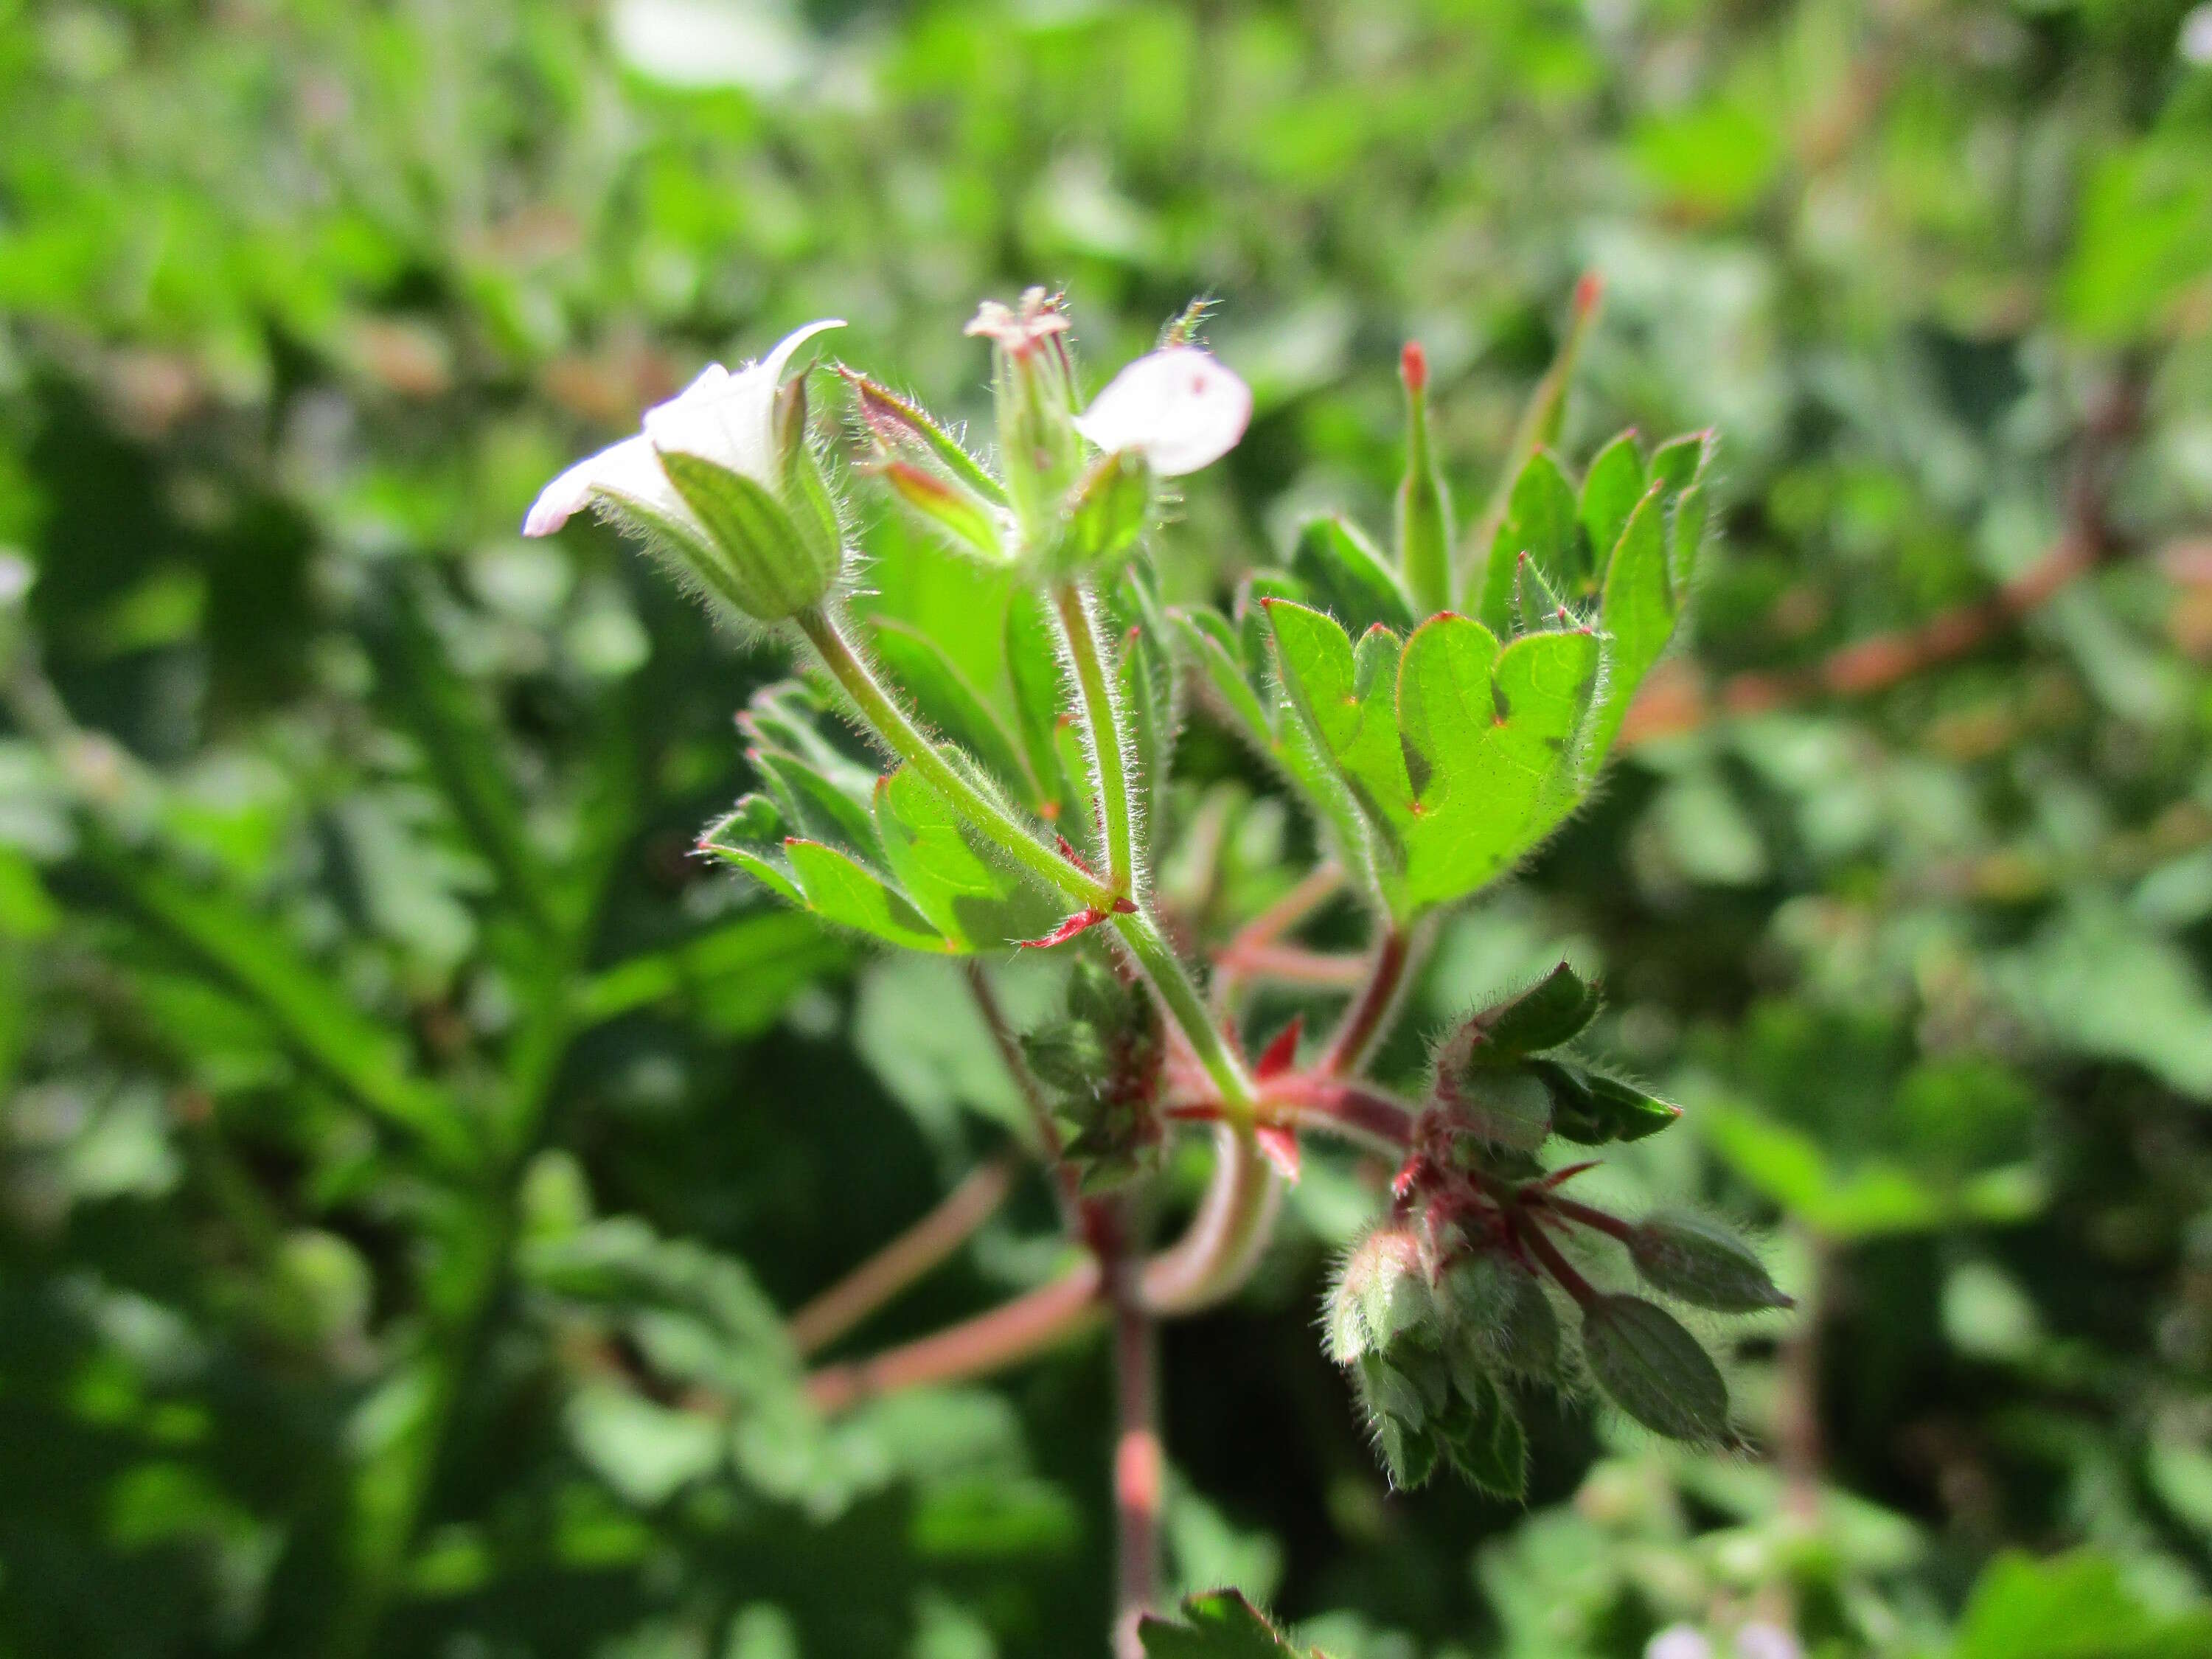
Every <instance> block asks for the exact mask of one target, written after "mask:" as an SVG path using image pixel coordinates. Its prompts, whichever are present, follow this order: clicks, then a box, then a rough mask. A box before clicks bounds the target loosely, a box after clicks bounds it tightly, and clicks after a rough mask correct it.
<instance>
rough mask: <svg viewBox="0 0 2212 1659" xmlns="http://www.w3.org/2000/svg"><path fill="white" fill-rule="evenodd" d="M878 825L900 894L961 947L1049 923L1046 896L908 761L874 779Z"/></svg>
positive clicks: (1039, 929)
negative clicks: (982, 840)
mask: <svg viewBox="0 0 2212 1659" xmlns="http://www.w3.org/2000/svg"><path fill="white" fill-rule="evenodd" d="M875 818H876V825H877V829H878V832H879V833H880V835H881V836H882V840H883V847H884V856H885V858H886V860H888V862H889V864H890V870H891V872H892V874H894V875H895V876H896V877H897V878H898V884H899V886H900V888H901V889H902V890H903V896H905V897H906V898H907V900H908V902H910V903H912V905H913V906H914V908H915V909H916V910H919V911H920V912H921V914H922V915H924V916H925V917H927V919H928V921H929V922H930V924H931V925H932V926H933V927H935V928H936V929H937V931H938V932H939V933H941V934H942V935H943V936H944V938H945V943H946V944H947V945H951V946H953V947H954V948H956V949H959V950H963V951H994V950H1000V949H1003V948H1004V947H1005V946H1006V945H1010V944H1012V943H1013V942H1014V941H1016V940H1018V939H1036V938H1037V937H1039V936H1041V935H1042V934H1044V933H1048V932H1050V931H1051V928H1052V927H1053V924H1054V922H1055V921H1058V920H1059V915H1058V912H1057V910H1056V909H1055V908H1054V905H1053V903H1052V902H1051V901H1050V900H1049V899H1048V898H1047V897H1045V896H1044V895H1043V894H1042V893H1040V892H1038V891H1037V890H1036V888H1035V886H1034V885H1032V884H1030V883H1029V882H1027V881H1024V880H1023V879H1022V878H1020V877H1019V876H1018V875H1017V874H1016V873H1015V872H1014V871H1013V870H1012V868H1011V867H1010V866H1007V865H1006V864H1003V863H1001V862H1000V861H999V860H996V859H994V858H991V857H989V856H987V855H986V854H984V853H983V852H981V850H980V849H979V848H977V847H976V845H975V843H974V842H973V841H972V840H971V839H970V837H969V831H968V830H967V829H964V828H963V825H962V823H961V819H960V817H959V815H958V814H957V812H955V811H953V810H952V808H951V805H949V804H948V803H947V802H946V801H945V799H944V797H943V796H941V795H939V793H937V791H936V790H934V789H933V788H932V787H930V786H929V784H928V783H927V781H925V780H924V779H923V778H922V777H921V775H920V774H919V773H917V772H915V769H913V768H912V767H910V766H902V767H900V768H899V769H898V770H896V772H893V773H892V774H891V775H890V776H889V777H886V778H884V779H883V780H881V781H879V782H878V785H877V787H876V801H875Z"/></svg>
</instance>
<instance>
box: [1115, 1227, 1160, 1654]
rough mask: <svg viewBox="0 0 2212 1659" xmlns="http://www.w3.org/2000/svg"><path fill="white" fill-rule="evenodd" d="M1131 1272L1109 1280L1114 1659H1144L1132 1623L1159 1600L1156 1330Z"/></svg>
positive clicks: (1124, 1265) (1131, 1266)
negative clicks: (1116, 1658) (1111, 1312)
mask: <svg viewBox="0 0 2212 1659" xmlns="http://www.w3.org/2000/svg"><path fill="white" fill-rule="evenodd" d="M1136 1267H1137V1264H1136V1263H1135V1262H1134V1261H1129V1260H1127V1259H1126V1258H1125V1259H1123V1260H1122V1261H1120V1262H1117V1264H1116V1267H1115V1273H1114V1275H1113V1284H1114V1291H1113V1300H1114V1391H1115V1401H1116V1412H1117V1427H1116V1431H1115V1440H1114V1517H1115V1546H1116V1547H1115V1561H1116V1568H1115V1577H1116V1583H1117V1590H1116V1595H1115V1612H1114V1648H1115V1654H1116V1655H1117V1656H1119V1659H1143V1656H1144V1646H1143V1644H1142V1643H1141V1642H1139V1639H1138V1637H1137V1622H1138V1620H1140V1619H1142V1618H1143V1617H1144V1615H1145V1614H1146V1613H1150V1612H1151V1611H1152V1607H1153V1606H1154V1604H1155V1603H1156V1602H1157V1601H1158V1598H1159V1578H1160V1507H1161V1503H1162V1499H1163V1498H1164V1495H1165V1490H1166V1474H1167V1457H1166V1454H1165V1451H1164V1449H1163V1447H1162V1445H1161V1443H1160V1430H1159V1327H1158V1324H1157V1323H1156V1322H1154V1320H1153V1318H1152V1315H1150V1314H1149V1313H1147V1312H1146V1310H1145V1308H1144V1305H1143V1302H1142V1300H1141V1298H1140V1297H1139V1294H1138V1285H1137V1282H1136V1279H1137V1274H1136Z"/></svg>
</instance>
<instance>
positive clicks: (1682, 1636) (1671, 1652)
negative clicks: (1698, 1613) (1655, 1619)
mask: <svg viewBox="0 0 2212 1659" xmlns="http://www.w3.org/2000/svg"><path fill="white" fill-rule="evenodd" d="M1644 1659H1713V1644H1711V1642H1709V1641H1707V1640H1706V1639H1705V1632H1702V1631H1699V1630H1697V1629H1694V1628H1692V1626H1688V1625H1669V1626H1667V1628H1666V1629H1664V1630H1662V1631H1661V1632H1659V1633H1658V1634H1657V1635H1656V1636H1654V1637H1653V1638H1651V1639H1650V1642H1648V1643H1646V1644H1644Z"/></svg>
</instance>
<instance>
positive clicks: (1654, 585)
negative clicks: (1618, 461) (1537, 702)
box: [1583, 484, 1676, 775]
mask: <svg viewBox="0 0 2212 1659" xmlns="http://www.w3.org/2000/svg"><path fill="white" fill-rule="evenodd" d="M1675 610H1676V605H1675V583H1674V577H1673V575H1672V574H1671V573H1670V572H1669V570H1668V549H1667V504H1666V499H1665V493H1664V489H1663V487H1662V486H1661V485H1657V484H1654V485H1653V486H1652V487H1651V489H1650V490H1649V491H1648V492H1647V493H1646V494H1645V495H1644V498H1643V499H1642V500H1641V501H1638V502H1637V503H1636V506H1635V507H1634V509H1633V511H1632V513H1630V514H1629V516H1628V519H1627V520H1626V524H1625V526H1623V528H1622V530H1621V533H1620V542H1619V544H1618V545H1616V546H1615V547H1614V549H1613V556H1612V558H1611V560H1610V561H1609V562H1607V566H1606V571H1605V589H1604V593H1603V596H1602V597H1601V599H1600V601H1599V610H1598V617H1599V621H1600V622H1601V623H1602V625H1603V626H1604V629H1605V632H1606V635H1607V641H1608V643H1607V650H1606V683H1605V690H1604V694H1603V696H1602V697H1601V700H1600V702H1599V705H1598V709H1597V713H1596V714H1595V717H1594V718H1593V720H1591V723H1590V732H1589V740H1588V743H1587V745H1586V748H1585V750H1584V757H1583V771H1584V773H1585V775H1595V772H1596V770H1597V769H1598V767H1599V766H1600V765H1601V764H1602V763H1603V762H1604V760H1605V757H1606V755H1607V751H1609V750H1611V749H1612V747H1613V738H1615V737H1617V736H1619V735H1620V727H1621V722H1622V721H1624V720H1626V719H1627V718H1628V706H1629V704H1630V703H1631V702H1633V701H1634V700H1635V697H1636V691H1637V688H1638V686H1640V685H1641V684H1643V683H1644V675H1645V674H1647V673H1649V672H1650V669H1651V665H1652V664H1654V663H1656V662H1657V661H1658V660H1659V657H1660V653H1662V652H1664V651H1665V650H1666V648H1667V642H1668V641H1669V640H1671V639H1672V638H1673V637H1674V617H1675Z"/></svg>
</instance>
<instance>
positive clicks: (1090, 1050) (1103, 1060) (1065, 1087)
mask: <svg viewBox="0 0 2212 1659" xmlns="http://www.w3.org/2000/svg"><path fill="white" fill-rule="evenodd" d="M1021 1041H1022V1054H1023V1057H1024V1059H1026V1060H1028V1061H1029V1063H1030V1070H1031V1071H1032V1072H1035V1073H1036V1074H1037V1078H1038V1080H1039V1081H1041V1082H1042V1083H1043V1084H1044V1085H1046V1086H1047V1087H1048V1088H1052V1089H1057V1090H1059V1091H1061V1092H1062V1093H1066V1094H1079V1093H1087V1092H1088V1091H1091V1090H1092V1089H1095V1088H1097V1086H1098V1085H1099V1084H1100V1083H1101V1082H1103V1080H1104V1079H1105V1076H1106V1067H1107V1063H1108V1062H1107V1054H1106V1042H1105V1039H1104V1038H1103V1036H1101V1035H1100V1034H1099V1030H1098V1028H1097V1026H1096V1025H1093V1024H1091V1023H1090V1022H1088V1021H1086V1020H1075V1019H1056V1020H1054V1021H1053V1022H1052V1023H1051V1024H1048V1025H1043V1026H1040V1027H1039V1028H1038V1029H1037V1030H1034V1031H1027V1032H1024V1033H1023V1035H1022V1040H1021Z"/></svg>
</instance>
